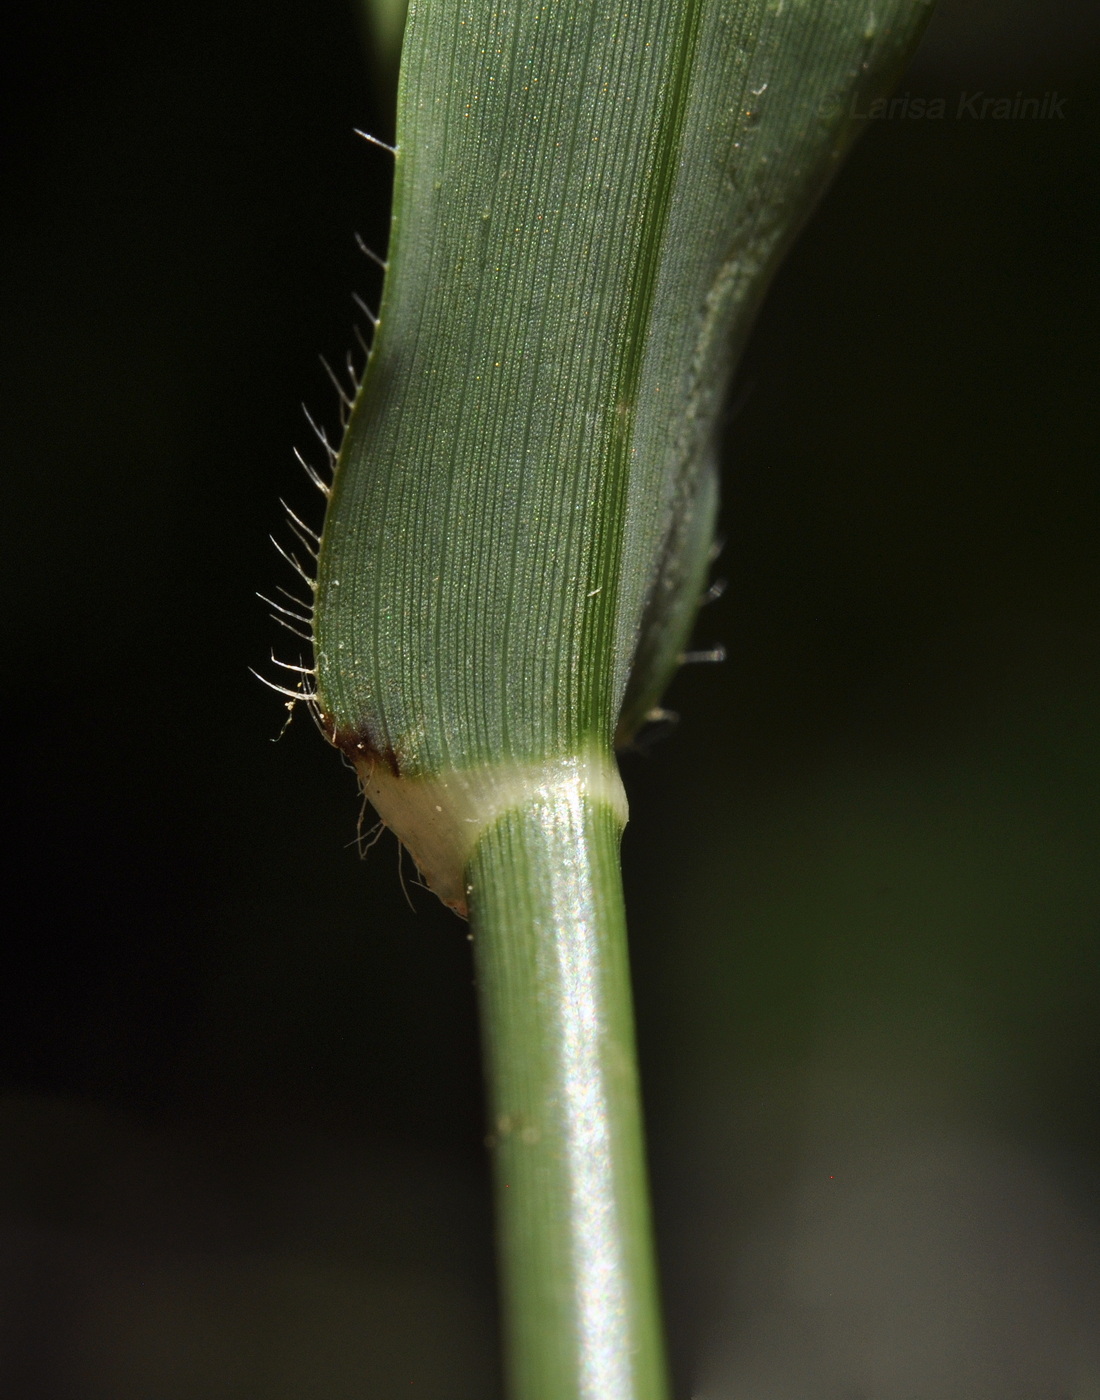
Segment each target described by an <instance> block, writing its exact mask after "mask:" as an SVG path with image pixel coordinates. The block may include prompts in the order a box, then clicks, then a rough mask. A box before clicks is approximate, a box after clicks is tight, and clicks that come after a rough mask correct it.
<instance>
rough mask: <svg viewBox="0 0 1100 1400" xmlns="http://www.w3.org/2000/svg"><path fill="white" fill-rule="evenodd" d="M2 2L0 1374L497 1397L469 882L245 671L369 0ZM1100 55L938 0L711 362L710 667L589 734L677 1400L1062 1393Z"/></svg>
mask: <svg viewBox="0 0 1100 1400" xmlns="http://www.w3.org/2000/svg"><path fill="white" fill-rule="evenodd" d="M5 30H6V32H5V36H4V45H3V46H4V61H5V65H6V66H7V67H8V68H9V69H10V72H9V75H8V78H7V80H6V81H5V82H4V84H3V87H2V91H0V104H2V119H3V158H4V163H5V174H4V190H5V197H4V200H3V206H2V213H0V224H2V231H3V287H4V290H3V297H4V306H3V317H4V335H3V342H2V349H0V355H2V357H3V360H2V367H0V391H2V393H3V396H4V404H3V417H2V422H3V445H4V450H5V456H6V459H7V460H6V463H5V469H4V484H5V488H6V495H7V503H6V504H5V506H4V512H3V526H4V533H5V545H4V565H5V570H6V577H5V580H4V590H3V597H4V616H5V619H6V624H7V634H8V635H7V637H6V640H5V645H4V648H3V658H4V689H3V695H4V708H3V719H2V724H3V737H4V743H5V752H4V760H3V769H2V771H3V775H4V789H5V795H6V798H7V801H6V804H5V805H6V809H7V812H8V822H7V833H6V836H5V854H6V855H7V857H8V859H9V861H10V867H9V870H8V873H7V875H6V877H5V894H6V896H7V897H6V900H5V903H6V904H7V906H8V908H9V909H10V911H11V915H10V919H9V921H8V927H7V932H6V935H5V938H4V943H3V949H4V959H3V978H2V990H0V998H2V1006H0V1076H2V1079H0V1393H2V1394H3V1395H5V1396H11V1397H12V1400H98V1398H99V1397H103V1400H177V1397H178V1400H185V1398H186V1400H197V1397H204V1400H205V1398H206V1397H209V1400H223V1397H224V1400H230V1398H232V1400H253V1397H255V1398H256V1400H260V1397H263V1400H284V1397H285V1400H302V1397H306V1396H318V1397H324V1400H343V1397H348V1400H351V1397H361V1396H372V1397H373V1396H379V1397H389V1396H394V1395H415V1394H421V1395H430V1396H432V1397H433V1400H474V1397H477V1398H478V1400H487V1398H488V1397H492V1396H494V1395H497V1394H498V1393H499V1379H498V1368H497V1361H496V1335H495V1322H494V1300H493V1286H494V1285H493V1264H492V1249H491V1220H490V1208H489V1197H488V1182H487V1172H486V1160H485V1153H484V1148H483V1145H482V1133H483V1127H482V1107H481V1098H480V1083H479V1068H478V1059H477V1031H476V1024H475V1018H474V997H473V989H472V980H471V979H472V973H471V965H470V959H469V953H468V944H467V942H466V938H465V931H464V927H463V926H462V925H461V924H460V923H459V922H458V921H457V920H455V919H454V917H453V916H451V915H450V914H448V913H447V912H446V911H445V910H443V909H442V908H441V907H439V906H437V905H436V904H435V903H434V901H433V900H432V899H431V898H430V897H428V896H426V895H425V894H424V893H423V892H421V891H415V890H414V891H413V895H412V899H413V903H414V904H415V906H416V912H415V914H414V913H410V911H409V909H408V907H407V905H406V903H405V900H404V898H403V896H402V893H401V890H400V886H399V882H398V879H397V870H396V866H397V859H396V853H395V848H394V846H393V844H392V843H391V842H389V841H383V842H382V843H381V844H380V845H379V846H377V847H376V848H375V849H374V851H373V852H372V853H371V855H370V857H369V859H368V860H367V861H366V862H365V863H362V864H361V863H360V862H359V860H358V859H357V857H356V851H355V849H354V844H353V838H354V835H355V824H356V818H357V810H358V801H357V797H356V793H355V787H354V782H353V779H352V777H351V775H350V774H349V773H348V772H346V771H345V770H344V769H343V768H342V767H341V765H340V763H339V761H338V760H337V757H336V755H335V754H334V753H332V752H331V751H328V750H326V749H325V747H324V746H323V745H322V743H321V742H320V740H319V739H318V737H317V735H316V734H315V733H314V732H313V731H312V729H311V728H310V726H309V723H308V721H307V720H306V719H305V718H304V716H302V715H299V717H298V719H297V720H296V721H295V723H294V724H293V725H292V726H291V728H290V730H289V731H288V732H287V734H286V735H285V737H284V738H283V739H282V741H281V742H279V743H278V744H275V745H272V743H271V742H270V741H271V740H272V739H273V738H274V737H275V736H276V735H277V734H278V733H279V730H280V727H281V724H282V720H283V717H284V711H283V710H282V708H281V705H280V702H279V700H278V699H277V697H275V696H273V695H271V694H270V693H268V692H265V691H264V690H263V688H262V687H261V686H260V685H259V684H258V683H257V682H256V681H255V680H254V679H253V678H252V677H251V676H250V675H249V674H248V670H247V667H248V666H250V665H252V666H256V667H258V668H262V667H263V664H264V660H265V657H266V655H267V653H268V650H269V647H270V645H271V644H272V643H273V642H275V641H276V640H277V638H276V636H275V629H274V628H273V627H272V626H271V625H270V624H269V623H268V622H267V620H266V617H265V609H264V607H263V606H262V604H260V603H259V602H258V601H257V600H256V599H255V598H254V597H253V593H254V591H255V590H256V589H257V588H258V589H260V590H261V591H264V592H270V591H271V589H272V588H273V587H274V586H275V585H276V584H277V583H279V582H282V581H284V573H283V572H282V566H281V565H280V564H279V562H278V559H277V557H276V556H275V554H274V552H273V551H272V549H271V547H270V545H269V544H268V542H267V538H266V537H267V535H268V533H269V532H271V531H273V530H278V529H279V528H280V514H281V513H280V509H279V506H278V503H277V498H278V497H279V496H280V495H281V496H285V497H286V498H287V499H288V500H289V501H290V503H291V504H292V505H293V506H294V508H295V509H296V510H298V511H299V513H302V514H307V518H309V519H311V520H314V521H315V520H316V519H317V511H316V505H317V502H316V501H315V500H314V499H313V498H312V494H311V492H310V490H309V488H308V486H307V485H306V484H305V482H304V480H303V478H302V477H301V474H300V473H298V472H297V469H296V468H295V466H294V464H293V460H292V457H291V447H292V445H294V444H297V445H299V446H301V447H303V448H309V447H310V445H311V443H310V435H309V430H308V428H307V427H306V425H305V423H304V420H303V418H302V415H301V412H300V409H299V406H298V405H299V403H300V401H301V400H303V399H304V400H305V401H306V402H307V403H308V404H309V406H310V407H311V408H312V409H314V410H315V411H316V412H318V413H319V414H320V416H322V417H324V418H326V419H327V421H328V422H329V423H330V424H332V423H333V420H334V418H335V413H334V412H333V399H334V396H333V394H332V390H331V388H330V387H329V385H328V384H327V381H326V380H325V378H324V374H323V371H322V370H321V369H320V367H319V366H318V363H317V359H316V352H317V351H319V350H320V351H323V352H324V353H325V355H326V356H327V357H328V358H329V359H330V360H333V361H335V362H337V363H339V362H340V361H341V360H342V358H343V353H344V350H345V349H346V347H347V344H348V343H349V339H350V336H349V329H350V325H351V320H352V308H351V303H350V294H351V292H352V291H353V290H358V291H360V292H362V293H363V294H365V295H372V294H374V293H376V290H377V284H376V282H375V281H374V280H373V279H374V274H373V273H372V272H371V270H370V267H369V265H368V264H367V263H366V261H365V259H363V257H362V255H361V254H359V253H358V252H357V251H356V249H355V245H354V242H353V239H352V233H353V231H354V230H358V231H359V232H360V233H362V234H363V235H364V237H366V238H367V239H368V241H371V242H372V243H373V244H374V245H375V246H376V247H384V244H385V235H386V224H387V217H388V216H387V198H388V195H387V186H388V180H389V169H388V165H387V162H386V159H385V157H384V156H382V155H380V154H379V153H378V152H376V151H372V150H370V149H369V148H367V147H365V146H364V145H363V143H362V142H360V141H359V140H358V139H357V138H356V137H354V136H353V135H352V128H353V127H355V126H368V127H369V128H371V129H372V130H375V131H380V132H386V130H387V127H388V125H389V120H390V119H389V116H388V114H387V111H386V110H385V106H384V104H383V103H382V102H381V100H380V99H378V98H377V97H375V96H374V95H373V93H372V87H371V83H370V81H369V78H368V72H369V69H368V65H367V62H366V59H365V56H364V55H365V48H364V43H363V34H362V31H361V27H360V25H359V22H358V18H357V16H356V15H355V13H354V12H353V11H352V10H351V9H350V8H349V7H348V6H347V5H345V4H343V3H341V2H340V0H333V3H331V4H316V3H314V4H310V5H304V4H303V5H294V4H289V3H279V4H277V5H275V6H274V7H271V6H268V7H261V6H259V5H256V4H254V3H251V0H229V3H224V2H223V3H220V4H217V5H215V4H212V3H209V0H198V3H197V4H195V5H191V6H187V7H177V6H163V5H147V4H143V5H138V4H136V3H126V0H113V3H111V4H109V5H107V6H104V7H94V8H93V7H90V6H86V5H85V6H79V5H75V4H72V3H71V0H67V2H65V0H63V3H60V4H54V5H51V6H49V7H46V6H38V7H37V8H35V7H32V8H28V9H24V10H22V11H20V12H19V13H18V14H17V15H14V16H8V18H7V19H6V20H5ZM1098 54H1100V19H1098V18H1097V17H1096V11H1095V7H1094V6H1092V5H1091V4H1086V3H1083V0H1082V3H1079V4H1074V3H1071V0H1060V3H1058V4H1056V5H1053V6H1048V7H1045V8H1043V9H1041V10H1040V8H1039V7H1035V6H1029V5H1027V4H1025V3H1023V0H1017V2H1016V3H1012V4H1009V3H1001V4H998V5H994V4H992V3H991V0H990V3H988V4H987V3H978V0H944V2H943V5H942V8H941V10H940V12H939V14H938V16H937V18H936V20H935V21H934V22H933V26H932V28H931V30H930V31H929V34H928V36H927V39H926V41H925V43H924V45H923V47H922V49H921V52H920V54H919V55H918V57H917V59H916V61H915V63H914V65H913V67H912V69H911V70H910V72H909V74H908V75H907V76H906V78H905V79H904V81H903V83H902V87H901V91H909V92H911V93H912V94H913V95H920V96H925V97H936V96H943V97H944V98H946V100H947V115H946V117H945V119H944V120H942V121H939V122H931V121H923V120H922V121H912V120H909V121H906V120H902V119H897V120H890V121H882V122H877V123H870V122H869V123H868V131H867V133H866V136H865V137H864V139H863V141H862V142H861V144H860V145H859V146H858V147H857V149H856V152H855V154H854V156H853V157H852V159H851V161H850V163H849V165H848V166H847V168H846V169H845V171H844V172H843V173H842V175H841V177H840V179H839V180H838V182H837V184H836V185H835V187H834V189H833V190H832V192H831V193H830V194H829V196H828V197H827V199H826V201H825V203H824V204H823V206H822V208H821V209H820V211H819V212H818V214H817V216H816V217H815V219H814V221H813V223H812V224H811V226H810V227H809V228H808V229H807V231H806V234H805V236H804V238H803V239H802V241H801V243H800V244H799V245H798V247H797V249H796V250H795V252H794V254H793V255H792V257H791V258H790V260H789V262H788V263H787V265H786V267H785V268H784V269H783V271H782V272H781V274H780V276H779V278H778V280H777V282H776V284H775V287H774V289H773V292H772V295H771V297H770V299H769V301H768V303H767V305H766V307H765V310H764V312H763V315H762V317H761V320H760V323H759V325H758V328H757V332H756V335H755V337H754V340H753V342H752V345H751V348H750V350H749V353H748V356H747V359H746V362H745V364H744V366H743V368H742V372H741V374H740V376H739V391H738V394H737V395H736V401H737V402H738V403H739V405H740V407H739V408H738V409H737V411H736V412H735V413H733V414H731V420H730V424H729V429H728V445H727V454H726V461H727V470H726V476H725V506H724V531H725V537H726V541H727V543H726V548H725V552H724V555H723V557H722V560H721V562H720V565H719V572H721V573H722V574H723V575H724V576H725V577H726V578H727V579H728V580H729V589H728V592H727V594H726V596H725V597H724V599H723V600H722V601H721V602H720V603H718V604H716V605H714V606H712V607H711V608H709V609H708V610H707V611H706V612H705V614H704V615H703V617H702V618H701V620H700V624H699V629H698V638H699V641H700V643H701V644H709V643H711V642H714V641H719V640H720V641H723V642H724V643H725V644H726V646H727V648H728V651H729V661H728V662H727V664H726V665H725V666H723V667H721V668H695V669H693V670H691V671H689V672H687V673H685V674H683V675H682V676H681V677H680V678H679V679H678V680H677V681H676V683H675V685H674V688H673V691H672V694H671V696H670V703H671V704H672V705H673V706H674V707H675V708H677V709H678V710H679V711H680V713H681V715H682V723H681V725H680V727H679V730H678V731H677V732H676V733H675V735H674V736H673V737H672V738H670V739H669V740H668V741H667V742H665V743H663V744H661V745H659V746H658V747H656V748H654V749H653V751H652V752H651V753H650V754H649V755H648V756H647V757H645V758H641V757H633V758H630V759H629V760H628V761H627V763H626V765H625V772H626V780H627V786H628V790H629V792H630V796H631V805H632V821H631V825H630V827H629V829H628V833H627V839H626V847H625V859H626V867H627V889H628V904H629V907H630V910H631V919H632V948H633V958H634V967H635V974H636V991H637V1007H638V1019H639V1038H640V1051H641V1058H642V1062H643V1074H644V1079H645V1090H646V1107H647V1115H648V1121H649V1128H650V1137H651V1153H652V1163H653V1175H654V1187H655V1196H656V1211H657V1222H658V1232H659V1237H660V1245H661V1252H662V1260H663V1265H664V1271H665V1280H666V1295H667V1304H668V1313H669V1322H670V1334H671V1345H672V1352H673V1358H674V1363H675V1370H676V1374H677V1383H678V1394H680V1395H682V1396H685V1397H686V1396H688V1395H695V1396H698V1397H700V1400H703V1397H720V1396H730V1397H737V1400H742V1398H744V1400H750V1397H751V1400H964V1397H965V1398H966V1400H971V1398H973V1400H1096V1397H1098V1396H1100V1335H1098V1334H1100V1325H1098V1324H1097V1321H1096V1319H1097V1317H1100V1188H1098V1183H1100V1175H1098V1168H1100V969H1098V959H1097V955H1098V951H1100V870H1098V863H1097V844H1098V843H1097V837H1098V835H1100V805H1098V801H1097V785H1098V779H1100V735H1098V731H1097V717H1098V700H1100V637H1098V624H1100V608H1098V602H1100V599H1098V596H1097V582H1098V576H1100V570H1098V565H1097V548H1096V533H1097V529H1096V527H1097V505H1098V502H1097V495H1098V489H1097V473H1096V466H1095V457H1096V433H1095V403H1096V398H1097V383H1096V374H1095V370H1096V335H1095V328H1096V324H1097V312H1098V309H1100V308H1098V306H1097V301H1098V297H1097V289H1098V280H1097V269H1096V256H1095V252H1096V242H1097V237H1096V235H1097V227H1098V213H1100V208H1098V203H1100V200H1098V196H1100V177H1098V173H1097V156H1096V152H1097V150H1098V149H1100V104H1098V100H1097V99H1098V88H1100V82H1098V67H1097V59H1098ZM977 89H981V90H983V91H984V92H986V93H987V94H989V95H995V96H1010V97H1014V96H1015V95H1016V94H1017V93H1018V92H1019V93H1022V94H1023V95H1024V96H1031V95H1036V96H1042V95H1043V94H1044V93H1047V92H1052V91H1053V92H1057V93H1058V94H1059V95H1060V96H1063V95H1064V96H1065V97H1066V99H1067V101H1066V104H1065V108H1064V111H1065V115H1064V117H1062V118H1060V119H1059V118H1054V119H1050V120H1046V121H1009V122H995V121H992V120H988V119H987V120H984V121H975V120H972V119H970V118H967V117H965V116H964V117H961V118H958V117H956V108H957V104H958V100H959V96H960V94H961V93H963V92H973V91H974V90H977Z"/></svg>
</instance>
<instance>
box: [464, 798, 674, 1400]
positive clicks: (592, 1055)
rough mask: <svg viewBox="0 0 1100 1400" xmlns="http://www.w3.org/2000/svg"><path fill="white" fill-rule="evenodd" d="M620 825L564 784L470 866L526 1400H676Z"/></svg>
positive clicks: (519, 1379) (510, 1301)
mask: <svg viewBox="0 0 1100 1400" xmlns="http://www.w3.org/2000/svg"><path fill="white" fill-rule="evenodd" d="M620 836H621V825H620V822H619V819H618V817H617V816H616V815H615V813H614V812H612V810H611V809H610V808H609V807H608V806H607V805H605V804H604V803H601V802H598V801H594V800H592V799H591V798H589V797H587V796H585V795H584V794H582V793H581V792H580V791H579V790H577V791H574V792H572V793H569V792H566V793H564V794H563V793H562V791H561V789H558V790H556V791H552V792H549V793H543V794H542V795H540V796H538V797H536V798H534V799H533V800H532V801H530V802H529V803H528V804H527V805H526V806H525V807H523V808H522V809H519V810H515V811H512V812H509V813H508V814H506V815H505V816H503V817H502V818H501V819H500V820H499V821H497V822H496V823H495V825H494V826H492V827H491V828H490V829H489V831H488V832H487V833H486V835H485V836H484V837H483V838H482V840H481V841H480V842H479V844H478V846H477V848H476V850H475V852H474V855H473V858H472V860H471V862H470V865H469V867H468V871H469V885H470V886H471V889H470V916H471V923H472V927H473V932H474V952H475V960H476V967H477V977H478V992H479V997H480V1002H481V1013H482V1027H483V1038H484V1044H485V1059H486V1071H487V1078H488V1092H489V1107H490V1117H491V1133H492V1143H493V1154H494V1169H495V1174H496V1191H497V1222H498V1245H499V1257H500V1265H501V1276H502V1294H503V1299H502V1301H503V1312H504V1331H505V1342H506V1348H507V1363H508V1372H509V1380H510V1390H509V1394H510V1397H511V1400H664V1397H665V1396H666V1394H667V1391H666V1381H665V1363H664V1350H663V1343H662V1338H661V1327H660V1316H659V1308H658V1303H657V1285H656V1272H655V1268H654V1260H653V1247H652V1236H651V1229H650V1220H649V1202H648V1191H647V1185H646V1173H645V1161H644V1151H643V1142H642V1130H641V1113H640V1106H639V1097H638V1078H637V1070H636V1067H635V1054H634V1024H633V1013H632V1009H631V995H630V973H629V967H628V963H627V951H626V924H625V918H624V912H623V897H622V883H621V877H620V873H619V839H620Z"/></svg>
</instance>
